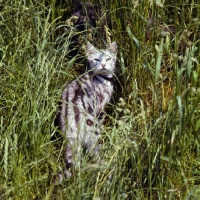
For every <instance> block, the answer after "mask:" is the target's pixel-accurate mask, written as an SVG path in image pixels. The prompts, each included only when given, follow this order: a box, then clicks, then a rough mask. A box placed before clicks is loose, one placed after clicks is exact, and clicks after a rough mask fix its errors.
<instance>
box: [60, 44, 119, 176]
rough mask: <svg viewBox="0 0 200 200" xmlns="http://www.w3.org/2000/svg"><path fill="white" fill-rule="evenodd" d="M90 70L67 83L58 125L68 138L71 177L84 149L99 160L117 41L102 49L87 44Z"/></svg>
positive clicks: (68, 171)
mask: <svg viewBox="0 0 200 200" xmlns="http://www.w3.org/2000/svg"><path fill="white" fill-rule="evenodd" d="M86 54H87V60H88V65H89V70H88V71H87V72H86V73H85V74H83V75H82V76H81V77H80V78H78V79H77V80H74V81H72V82H71V83H70V84H68V85H67V86H66V88H65V89H64V91H63V93H62V104H61V107H60V110H59V112H58V113H57V121H58V126H59V128H60V130H61V131H62V133H63V134H64V136H65V137H66V139H67V146H66V170H65V174H66V176H67V177H70V176H71V174H72V172H73V170H72V169H73V168H74V167H75V168H76V166H79V165H80V161H81V154H82V151H83V149H85V150H86V153H88V154H89V155H91V156H94V157H95V158H96V159H97V160H99V150H100V144H98V139H99V138H100V128H101V125H102V120H103V110H104V107H105V105H106V104H107V103H108V102H110V99H111V96H112V93H113V75H114V72H115V65H116V56H117V44H116V42H113V43H111V44H110V46H109V48H108V49H105V50H98V49H96V48H95V47H94V46H93V45H92V44H90V43H88V44H87V46H86Z"/></svg>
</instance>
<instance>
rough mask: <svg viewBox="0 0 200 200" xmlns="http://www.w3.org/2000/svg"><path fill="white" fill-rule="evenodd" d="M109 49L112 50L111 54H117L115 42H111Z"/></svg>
mask: <svg viewBox="0 0 200 200" xmlns="http://www.w3.org/2000/svg"><path fill="white" fill-rule="evenodd" d="M110 50H111V51H112V53H113V54H115V55H116V54H117V43H116V42H112V43H111V44H110Z"/></svg>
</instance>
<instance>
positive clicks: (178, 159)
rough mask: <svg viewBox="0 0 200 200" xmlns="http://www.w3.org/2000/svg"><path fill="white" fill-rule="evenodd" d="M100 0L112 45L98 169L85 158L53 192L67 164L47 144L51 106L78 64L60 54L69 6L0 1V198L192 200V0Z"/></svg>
mask: <svg viewBox="0 0 200 200" xmlns="http://www.w3.org/2000/svg"><path fill="white" fill-rule="evenodd" d="M93 2H97V1H93ZM106 2H107V1H106ZM100 4H101V6H102V9H103V10H104V11H106V12H107V13H108V14H109V17H110V19H111V27H112V28H111V30H109V32H110V33H111V39H112V41H116V42H117V44H118V48H119V51H118V65H117V72H116V74H117V77H116V78H117V80H116V87H115V93H114V97H113V100H112V104H110V105H108V109H107V110H108V113H109V114H108V116H107V117H106V121H105V124H104V128H103V131H102V141H103V147H102V151H101V156H102V159H103V160H104V161H105V164H101V165H100V164H97V163H91V162H90V161H88V159H87V157H86V158H84V159H83V162H82V166H81V167H80V170H78V171H77V172H76V173H75V174H74V176H73V177H72V178H70V179H68V180H64V181H63V183H62V184H60V185H57V186H55V187H54V188H52V184H51V181H52V179H53V177H54V175H55V174H57V173H58V172H60V171H62V169H63V166H64V163H63V153H62V148H57V146H56V145H55V144H54V143H56V142H55V141H51V140H50V137H51V133H52V132H53V131H54V126H53V119H54V117H55V113H56V110H57V103H58V101H59V99H60V95H61V91H62V89H63V87H64V86H65V84H66V82H68V81H70V80H72V79H73V78H74V77H77V76H78V75H79V73H80V71H82V69H83V68H84V67H83V63H77V62H76V58H73V59H70V58H68V57H67V54H68V53H69V44H70V37H71V35H73V34H74V32H75V31H76V30H75V29H74V27H71V28H70V29H69V27H67V26H66V24H64V21H63V19H62V18H61V15H62V14H63V13H64V11H65V12H66V13H67V16H69V17H70V16H71V7H73V3H72V1H66V2H59V3H57V2H52V3H51V1H46V2H45V1H42V2H41V3H37V2H35V1H30V2H29V3H28V2H27V3H26V4H25V2H24V1H21V0H16V1H10V2H9V3H5V4H4V3H0V29H1V32H0V83H1V87H0V141H1V142H0V150H1V156H0V158H1V160H0V161H1V162H0V164H1V168H0V197H1V198H2V199H9V198H11V199H70V200H71V199H75V200H77V199H94V200H97V199H109V200H110V199H155V200H156V199H199V198H200V188H199V183H200V181H199V180H200V170H199V164H200V157H199V156H200V155H199V148H200V146H199V142H200V141H199V140H200V138H199V132H200V119H199V117H200V107H199V103H200V96H199V95H200V85H199V76H200V70H199V69H200V68H199V67H200V64H199V62H200V57H199V55H200V50H199V49H200V42H199V25H200V22H199V16H200V6H199V3H198V1H197V0H194V1H187V3H185V2H184V1H176V2H174V1H169V0H168V1H165V3H164V4H163V3H162V1H142V2H140V3H139V2H138V1H119V0H112V1H110V2H107V3H105V2H104V1H103V0H101V1H100ZM105 16H106V15H103V17H105ZM100 20H103V19H100ZM99 24H101V23H99ZM63 27H64V28H65V29H66V31H65V32H63V33H62V30H63V29H62V28H63ZM99 30H100V29H98V31H99ZM61 33H62V34H61ZM99 34H101V32H98V33H97V35H99ZM105 43H106V38H103V37H102V38H101V39H99V40H98V45H99V46H104V45H103V44H105ZM84 69H85V68H84Z"/></svg>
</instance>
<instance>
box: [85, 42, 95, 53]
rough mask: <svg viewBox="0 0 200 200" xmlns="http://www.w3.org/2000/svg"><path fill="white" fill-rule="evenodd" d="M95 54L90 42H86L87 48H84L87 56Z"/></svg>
mask: <svg viewBox="0 0 200 200" xmlns="http://www.w3.org/2000/svg"><path fill="white" fill-rule="evenodd" d="M96 52H97V49H96V48H95V47H94V46H93V45H92V44H91V43H90V42H87V46H86V53H87V56H90V55H92V54H94V53H96Z"/></svg>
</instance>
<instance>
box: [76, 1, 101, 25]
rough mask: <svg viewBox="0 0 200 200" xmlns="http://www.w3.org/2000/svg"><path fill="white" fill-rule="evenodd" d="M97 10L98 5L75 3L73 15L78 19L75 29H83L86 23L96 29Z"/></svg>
mask: <svg viewBox="0 0 200 200" xmlns="http://www.w3.org/2000/svg"><path fill="white" fill-rule="evenodd" d="M98 10H99V6H98V5H95V4H91V3H88V2H86V3H83V2H79V1H76V2H75V9H74V12H73V15H75V16H77V17H78V20H77V22H76V24H75V25H76V26H77V28H78V29H83V28H84V27H83V25H84V24H86V23H88V24H90V25H91V26H93V27H96V18H97V17H96V15H97V11H98Z"/></svg>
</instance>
